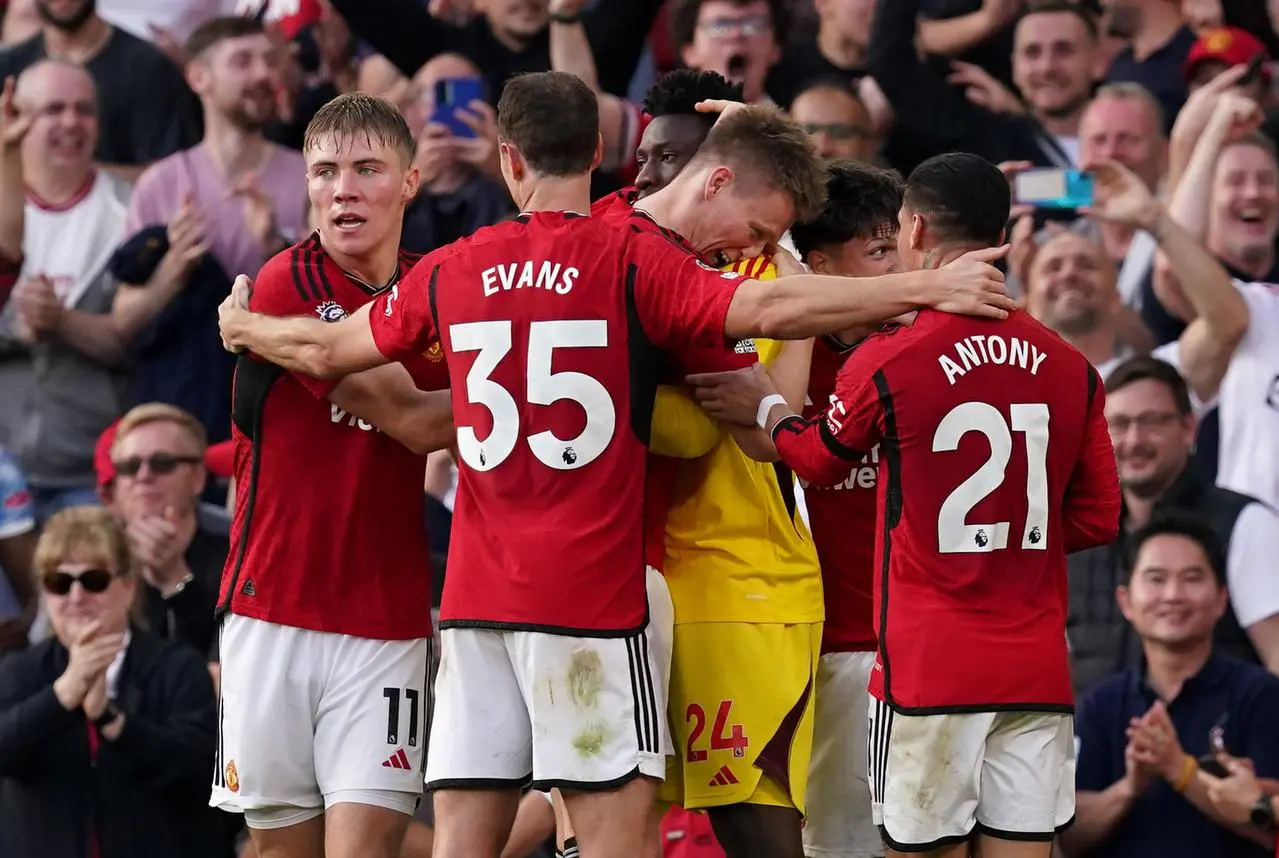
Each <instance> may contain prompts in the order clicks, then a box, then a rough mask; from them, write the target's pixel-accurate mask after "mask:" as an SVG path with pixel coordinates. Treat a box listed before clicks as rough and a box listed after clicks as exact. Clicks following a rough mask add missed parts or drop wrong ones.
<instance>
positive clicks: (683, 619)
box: [664, 258, 823, 624]
mask: <svg viewBox="0 0 1279 858" xmlns="http://www.w3.org/2000/svg"><path fill="white" fill-rule="evenodd" d="M728 270H731V271H737V272H738V273H740V274H742V275H743V276H746V277H751V278H755V279H761V280H768V279H772V278H774V277H776V276H777V269H776V268H775V267H774V266H773V264H772V263H771V262H769V261H768V260H766V259H762V258H756V259H749V260H744V261H742V262H739V263H736V264H735V265H732V266H729V268H728ZM755 348H756V350H757V352H758V353H759V359H760V360H761V361H763V362H764V364H765V365H768V364H770V363H772V362H773V361H774V360H775V359H776V358H777V355H778V354H779V353H780V352H781V348H782V343H780V342H776V341H773V340H759V339H757V340H756V341H755ZM664 572H665V575H666V581H667V584H668V585H669V587H670V591H671V598H672V600H673V601H674V603H675V622H676V623H680V624H682V623H699V622H739V623H742V622H745V623H815V622H820V621H821V620H822V619H823V609H822V582H821V572H820V570H819V568H818V565H817V552H816V550H815V549H814V548H813V541H812V538H811V537H810V536H809V533H808V528H807V527H806V526H805V525H804V522H803V520H802V519H801V518H800V515H799V513H798V510H797V509H796V504H795V482H794V478H793V477H792V475H791V473H790V471H789V470H788V469H787V468H786V467H785V465H782V464H781V463H780V462H778V463H776V464H768V463H764V462H757V461H755V460H754V459H751V458H750V457H749V456H747V455H746V454H745V453H743V452H742V451H741V449H740V448H739V447H738V446H737V442H736V441H734V440H733V437H732V435H730V434H729V432H728V431H727V430H726V429H718V437H717V438H716V440H715V443H714V444H713V446H712V447H711V449H710V452H708V453H706V454H705V455H703V456H701V457H700V458H696V459H689V460H685V461H681V462H680V463H679V469H678V475H677V477H676V482H675V489H674V492H673V495H672V499H671V507H670V511H669V513H668V514H667V517H666V564H665V569H664Z"/></svg>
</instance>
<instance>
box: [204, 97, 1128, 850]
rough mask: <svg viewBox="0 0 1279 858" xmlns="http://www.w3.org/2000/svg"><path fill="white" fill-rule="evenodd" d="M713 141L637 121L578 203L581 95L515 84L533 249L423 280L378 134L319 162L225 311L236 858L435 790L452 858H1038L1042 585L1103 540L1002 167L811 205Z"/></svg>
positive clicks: (1049, 752)
mask: <svg viewBox="0 0 1279 858" xmlns="http://www.w3.org/2000/svg"><path fill="white" fill-rule="evenodd" d="M738 98H739V96H738V94H737V93H736V92H735V91H734V89H733V88H732V87H731V86H730V85H729V84H728V83H727V82H725V81H723V79H722V78H718V76H716V75H713V74H708V73H693V72H680V73H676V74H675V76H673V77H670V78H668V79H664V80H663V81H660V82H659V83H658V84H657V86H656V87H655V92H654V93H651V94H650V102H651V103H650V104H647V105H646V108H647V112H648V113H649V114H650V115H651V116H652V117H653V118H652V120H651V122H650V124H649V125H648V127H647V129H646V131H645V137H646V139H647V138H649V137H650V135H651V136H652V137H653V138H654V139H659V138H660V139H661V140H662V141H663V146H664V149H663V151H660V152H659V151H657V147H655V146H652V145H648V146H646V145H645V143H643V142H642V143H641V145H640V153H641V171H640V178H639V180H638V181H637V183H636V186H635V187H634V188H632V189H629V190H627V191H623V192H619V193H617V194H614V195H610V196H608V197H606V198H604V199H601V200H599V201H597V202H595V204H594V205H592V204H591V200H590V179H591V173H592V171H593V170H594V169H595V167H596V166H598V164H599V162H600V157H601V149H600V142H599V133H598V125H599V120H598V108H597V105H596V100H595V96H594V94H593V93H592V92H591V91H590V90H589V89H588V88H587V87H586V86H585V85H584V84H582V83H581V82H580V81H579V80H578V79H577V78H575V77H572V76H570V75H564V74H560V73H555V72H547V73H538V74H529V75H523V76H520V77H516V78H513V79H512V80H510V81H509V82H508V83H507V84H506V86H505V88H504V90H503V93H502V96H501V100H500V102H499V106H498V122H499V140H500V149H501V160H502V169H503V173H504V175H505V177H506V180H507V185H508V188H509V189H510V191H511V194H512V197H513V199H514V200H515V202H516V204H517V205H518V207H519V209H520V211H521V214H519V215H518V216H517V217H515V218H514V219H512V220H510V221H507V222H504V223H500V224H497V225H495V226H492V227H487V228H485V229H481V230H479V231H478V232H476V233H474V234H473V235H471V236H470V237H468V238H464V239H461V240H459V241H457V242H455V243H453V244H450V245H448V246H445V247H442V248H439V249H437V250H435V251H433V252H431V253H429V254H427V255H426V256H424V257H422V258H420V259H417V258H413V257H411V256H409V255H406V254H404V253H402V252H401V251H400V250H399V237H400V225H401V221H402V216H403V210H404V206H405V205H406V204H407V203H408V202H409V201H410V200H411V199H412V198H413V196H414V195H415V194H416V192H417V173H416V170H415V169H412V168H411V166H410V165H411V164H412V162H413V152H414V148H413V141H412V138H411V135H410V133H409V130H408V128H407V126H406V124H405V122H404V120H403V118H402V117H401V116H400V115H399V113H398V112H397V111H396V109H395V108H394V107H392V106H390V105H389V104H387V103H385V102H382V101H380V100H378V99H375V98H371V97H367V96H362V95H348V96H343V97H340V98H338V99H336V100H334V101H333V102H331V103H330V104H328V105H327V106H325V107H324V108H323V109H322V110H321V111H320V112H319V113H318V114H317V115H316V117H315V119H314V120H313V121H312V123H311V125H310V126H309V128H308V130H307V135H306V142H305V149H304V153H305V156H306V160H307V169H308V183H309V193H310V197H311V204H312V207H313V209H314V211H315V214H316V221H317V224H318V228H317V231H316V233H315V234H313V235H312V236H311V237H310V238H308V239H306V240H305V241H303V242H301V243H300V244H298V245H297V246H295V247H293V248H291V249H290V250H287V251H285V252H284V253H282V254H280V255H279V256H277V257H276V258H274V259H273V260H271V261H270V262H268V263H267V265H266V266H264V267H263V269H262V270H261V271H260V272H259V274H258V276H257V277H256V278H255V280H254V281H253V282H252V283H249V281H248V280H247V278H240V279H239V280H238V281H237V284H236V288H235V290H234V292H233V294H232V295H231V297H230V298H228V299H227V301H226V303H224V304H223V307H222V309H221V311H220V323H221V329H222V336H223V340H224V342H225V344H226V346H227V347H228V348H229V349H232V350H234V351H237V352H240V353H241V356H240V358H239V364H238V368H237V372H236V382H235V392H234V414H233V418H234V437H235V475H236V489H237V494H238V497H237V504H236V512H235V520H234V522H233V527H232V533H233V539H232V549H231V555H230V559H229V561H228V564H227V569H226V571H225V573H224V576H223V584H222V592H221V597H220V600H219V603H220V610H221V611H222V612H223V613H224V614H225V616H224V617H223V620H222V629H221V633H220V635H221V636H220V650H221V660H222V686H221V700H220V724H221V727H220V731H219V740H218V758H217V764H216V768H215V774H214V784H213V796H212V800H211V801H212V804H214V805H215V806H219V807H223V808H226V809H228V810H232V811H237V812H243V813H244V814H245V819H246V822H247V823H248V826H249V828H250V830H251V833H252V835H253V839H254V842H255V845H256V847H257V849H258V852H259V854H264V855H272V856H275V855H281V856H313V855H314V856H320V855H326V854H327V855H345V854H361V855H378V856H383V855H385V856H387V858H391V856H396V855H398V850H399V844H400V842H401V841H402V839H403V837H404V832H405V830H406V827H407V825H408V820H409V817H410V816H411V815H412V814H413V812H414V810H415V807H416V805H417V802H418V801H419V798H420V796H421V794H422V792H423V789H424V787H425V789H426V790H427V791H429V792H430V793H431V798H432V801H433V809H434V826H435V834H434V844H433V854H435V855H437V856H442V858H463V856H465V858H473V856H492V858H497V856H499V855H502V854H503V849H504V848H505V847H506V844H507V839H508V837H509V836H510V835H511V831H512V827H513V825H515V823H516V820H517V817H518V814H519V813H520V809H521V804H522V802H524V801H543V800H544V799H543V798H542V796H541V795H539V794H537V793H539V792H552V793H554V796H555V801H556V809H557V821H558V823H559V825H558V829H559V831H558V836H559V839H560V841H561V842H562V843H565V844H567V845H566V847H565V848H564V851H565V853H566V854H569V852H570V849H577V850H579V853H578V854H581V855H584V856H588V858H622V856H627V858H630V856H641V855H642V856H649V855H658V854H659V853H660V848H661V844H660V839H659V837H658V834H657V819H658V818H659V815H660V810H661V809H662V808H664V807H666V806H668V805H669V804H670V803H677V804H682V805H683V806H684V807H685V808H688V809H704V810H706V811H707V812H708V814H709V817H710V821H711V824H712V826H713V828H714V831H715V834H716V837H717V839H718V840H719V841H720V843H721V845H722V846H723V848H724V850H725V852H726V853H727V854H728V855H729V856H730V858H738V856H797V858H798V856H802V855H809V856H823V858H827V856H848V857H849V858H867V856H879V855H884V854H885V853H886V851H887V852H889V853H893V852H916V853H918V852H927V853H934V854H945V855H951V854H967V853H966V852H965V851H964V850H966V849H968V848H969V844H970V843H973V842H975V843H976V844H977V845H976V846H975V847H974V848H975V849H978V850H980V854H981V855H983V856H987V858H989V856H995V858H999V856H1004V855H1007V856H1013V855H1017V856H1021V855H1026V856H1030V855H1036V856H1045V858H1046V856H1048V854H1049V849H1050V844H1051V841H1052V839H1053V837H1054V836H1055V834H1056V832H1057V831H1058V830H1059V829H1060V828H1061V827H1062V826H1064V825H1066V824H1068V823H1069V822H1070V821H1071V819H1072V817H1073V814H1074V774H1073V767H1074V755H1075V748H1074V742H1073V725H1072V717H1071V713H1072V711H1073V696H1072V692H1071V684H1070V677H1069V671H1068V667H1067V648H1066V640H1065V611H1066V607H1065V606H1066V589H1065V587H1066V573H1065V555H1066V553H1068V552H1072V551H1077V550H1080V549H1083V548H1088V547H1092V546H1096V545H1102V544H1106V543H1109V542H1110V541H1112V540H1113V539H1114V538H1115V536H1116V533H1117V531H1118V521H1119V506H1120V500H1119V490H1118V485H1117V476H1116V472H1115V462H1114V456H1113V453H1112V451H1111V447H1110V441H1109V437H1108V434H1107V432H1106V429H1105V424H1104V420H1103V417H1102V408H1103V404H1104V397H1105V394H1104V391H1103V389H1102V385H1101V380H1100V378H1099V377H1098V375H1097V373H1096V371H1095V370H1094V369H1093V368H1092V367H1091V366H1090V365H1089V363H1088V362H1087V360H1086V359H1085V358H1084V357H1083V356H1082V355H1080V354H1079V353H1078V352H1077V351H1075V350H1074V349H1073V348H1071V347H1070V346H1068V345H1066V344H1065V343H1063V342H1062V341H1061V340H1060V339H1058V338H1057V337H1056V336H1055V335H1053V334H1051V333H1050V332H1048V331H1047V330H1046V329H1045V328H1043V327H1042V326H1041V325H1039V324H1038V323H1037V322H1035V321H1034V320H1032V319H1030V318H1029V316H1027V315H1026V314H1025V313H1024V312H1022V311H1020V310H1018V309H1017V308H1016V304H1015V302H1014V301H1013V300H1012V299H1010V298H1009V297H1008V296H1007V295H1006V294H1005V292H1004V289H1003V282H1002V281H1003V278H1002V275H1001V274H1000V273H999V271H998V270H997V269H996V268H995V267H994V266H993V264H992V263H993V262H995V261H996V260H997V259H998V258H1000V257H1001V256H1002V254H1003V253H1004V252H1005V250H1006V248H1004V247H1002V246H1001V245H1002V240H1003V230H1004V227H1005V225H1006V222H1007V219H1008V211H1009V188H1008V183H1007V180H1006V179H1005V178H1004V176H1003V175H1002V174H1001V173H1000V172H999V170H998V169H997V168H995V167H994V166H993V165H991V164H989V163H987V162H985V161H983V160H982V159H980V158H977V157H975V156H968V155H959V154H956V155H946V156H941V157H938V158H934V159H931V160H930V161H927V162H925V163H924V164H923V165H921V166H920V167H919V168H918V169H917V170H915V171H914V172H913V173H912V175H911V177H910V178H909V180H908V181H907V182H905V183H903V182H902V181H901V180H900V179H899V178H898V177H897V176H896V175H895V174H891V173H887V172H885V171H882V170H879V169H877V168H874V167H870V166H868V165H864V164H859V163H854V162H834V163H829V164H827V163H824V162H823V161H821V159H819V158H818V157H817V155H816V154H815V153H814V152H813V150H812V148H811V145H810V143H809V141H808V139H807V136H806V135H805V133H804V131H803V130H802V129H801V128H799V127H798V126H796V125H794V124H793V123H791V122H790V121H789V120H787V119H786V118H784V117H783V116H782V115H781V114H780V112H778V111H776V110H774V109H771V108H764V107H744V106H741V105H738V104H735V103H733V102H735V101H736V100H738ZM788 231H789V235H790V238H791V240H792V241H793V244H794V247H795V249H796V250H797V252H798V255H799V257H800V259H801V260H802V262H803V263H804V264H803V265H800V264H799V262H798V261H797V260H796V259H795V258H794V257H793V256H792V255H791V254H790V253H789V252H788V251H786V250H784V249H782V248H781V247H780V246H779V244H778V242H779V241H780V240H781V239H782V237H783V235H784V234H786V233H787V232H788ZM268 417H269V418H270V419H267V418H268ZM439 449H452V450H453V455H454V458H455V459H456V461H457V466H458V486H457V494H456V501H455V507H454V519H453V530H452V534H451V539H450V549H449V557H448V572H447V576H446V578H445V583H444V591H443V601H442V605H441V610H440V629H441V631H440V633H439V637H438V642H437V643H438V647H439V650H440V658H439V670H438V674H437V675H436V676H434V677H432V676H431V675H430V665H431V664H432V638H431V620H430V615H429V613H428V611H427V606H428V605H429V604H430V598H431V587H430V581H429V574H428V570H429V568H430V562H429V557H428V550H427V545H426V539H425V535H424V534H423V532H422V530H423V529H422V521H423V519H424V497H423V492H422V478H421V473H422V467H421V454H422V453H424V452H428V451H432V450H439ZM797 480H798V482H799V484H800V485H801V486H803V489H804V492H803V498H804V502H805V505H806V507H807V521H808V522H809V524H805V518H804V517H803V516H802V515H801V514H800V511H799V504H798V499H797V496H796V489H795V485H796V481H797ZM810 525H811V530H810ZM868 692H869V693H868ZM530 788H531V789H532V790H533V791H534V792H527V793H526V790H529V789H530Z"/></svg>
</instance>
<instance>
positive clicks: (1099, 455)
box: [1061, 367, 1122, 554]
mask: <svg viewBox="0 0 1279 858" xmlns="http://www.w3.org/2000/svg"><path fill="white" fill-rule="evenodd" d="M1088 371H1089V373H1091V376H1090V379H1089V381H1090V392H1091V396H1092V401H1091V403H1089V407H1088V425H1087V427H1086V428H1085V429H1084V441H1083V444H1082V445H1081V446H1080V448H1079V460H1078V461H1077V462H1076V463H1075V469H1074V471H1072V472H1071V474H1070V482H1069V483H1068V484H1067V485H1066V498H1065V502H1064V503H1063V504H1062V516H1061V517H1062V525H1063V528H1064V534H1065V537H1064V539H1065V545H1066V553H1067V554H1069V553H1072V552H1075V551H1083V550H1084V549H1086V548H1095V547H1097V546H1099V545H1109V544H1110V543H1112V542H1114V541H1115V540H1116V539H1118V538H1119V517H1120V510H1121V506H1122V496H1121V495H1120V491H1119V470H1118V467H1117V466H1116V464H1115V448H1114V447H1113V446H1112V445H1111V443H1110V431H1109V430H1108V429H1107V428H1106V390H1105V388H1104V387H1103V386H1102V383H1101V378H1100V377H1099V376H1098V375H1097V370H1095V369H1092V368H1091V367H1089V369H1088Z"/></svg>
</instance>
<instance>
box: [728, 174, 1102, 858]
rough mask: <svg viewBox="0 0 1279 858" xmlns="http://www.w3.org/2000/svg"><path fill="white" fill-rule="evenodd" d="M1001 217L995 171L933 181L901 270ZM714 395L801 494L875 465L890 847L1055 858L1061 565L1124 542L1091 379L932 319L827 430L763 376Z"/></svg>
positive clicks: (874, 742)
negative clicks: (754, 431) (809, 485)
mask: <svg viewBox="0 0 1279 858" xmlns="http://www.w3.org/2000/svg"><path fill="white" fill-rule="evenodd" d="M1008 208H1009V189H1008V183H1007V181H1006V180H1005V179H1004V177H1003V176H1002V175H1001V174H1000V172H999V171H998V169H996V168H995V167H994V165H992V164H990V163H989V162H986V161H984V160H982V159H981V158H979V157H977V156H974V155H966V154H952V155H943V156H939V157H937V158H933V159H930V160H929V161H926V162H924V163H923V164H921V165H920V166H919V167H918V168H917V169H916V170H915V172H914V173H912V174H911V177H910V180H909V182H908V183H907V187H906V192H905V198H904V201H903V204H902V207H901V211H900V215H899V224H900V232H899V234H898V248H899V251H898V252H899V255H900V257H901V259H902V262H903V264H904V265H905V266H906V267H907V268H910V269H917V268H921V267H923V268H927V267H933V266H937V265H940V264H943V263H945V261H946V260H948V259H951V258H954V257H956V256H959V255H961V254H963V253H965V252H971V250H972V249H974V248H980V247H989V246H991V245H993V244H997V243H998V242H1000V241H1001V239H1002V237H1003V228H1004V224H1005V222H1006V220H1007V216H1008ZM733 378H734V379H735V380H736V379H739V377H738V376H734V377H733ZM717 384H718V385H719V386H720V387H722V388H723V389H722V390H720V391H718V394H717V401H718V403H719V407H718V408H716V409H715V412H716V413H718V414H719V416H721V418H723V419H735V420H737V421H738V422H743V423H744V422H748V421H754V420H755V419H759V422H760V423H761V424H762V425H764V426H766V427H768V428H769V430H770V432H771V433H772V435H773V438H774V441H775V443H776V444H777V449H778V452H779V454H780V455H781V457H782V460H783V461H784V462H786V463H788V464H789V465H791V466H792V467H793V468H795V471H796V473H797V474H799V475H800V476H801V477H802V478H804V479H806V480H809V481H810V482H813V483H817V484H827V485H829V484H832V483H834V482H837V481H839V480H843V479H846V478H847V476H848V471H849V467H850V465H851V464H853V463H857V462H860V461H861V460H862V458H863V456H864V455H865V454H866V452H867V451H869V450H871V449H872V448H873V447H874V446H875V445H876V444H878V445H879V448H880V455H879V467H878V474H877V481H878V483H879V487H880V504H881V506H880V510H879V532H878V534H877V538H876V549H875V550H876V568H877V569H878V570H880V572H881V576H880V578H879V580H878V581H877V582H876V591H875V598H876V605H875V611H876V614H875V615H876V633H877V636H878V658H877V660H876V663H875V665H874V668H873V670H872V673H871V685H870V691H871V694H872V695H873V696H874V698H875V701H874V704H873V708H872V712H871V716H870V724H869V736H870V760H869V770H870V771H869V774H870V778H869V779H870V785H871V791H872V797H873V805H872V808H873V812H874V816H875V821H876V823H877V824H879V826H880V831H881V833H882V834H883V836H884V838H885V840H886V841H887V843H888V844H889V846H890V847H891V849H892V850H897V851H899V852H927V853H929V854H934V855H946V856H950V855H964V854H966V850H967V848H968V847H967V844H966V841H967V840H968V839H969V837H970V836H971V835H973V834H974V833H976V834H978V839H979V841H980V847H979V848H980V854H982V855H983V856H985V858H991V856H994V858H1002V856H1013V855H1016V856H1029V855H1042V856H1045V858H1046V856H1048V855H1049V852H1050V847H1051V841H1052V838H1053V836H1054V834H1055V832H1056V831H1057V829H1058V828H1059V827H1061V826H1064V825H1066V824H1067V823H1068V822H1069V821H1070V820H1071V818H1072V817H1073V814H1074V743H1073V732H1072V725H1071V721H1072V718H1071V714H1070V713H1071V712H1072V711H1073V695H1072V691H1071V684H1070V671H1069V667H1068V663H1067V648H1066V636H1065V621H1066V567H1065V555H1066V553H1068V552H1071V551H1077V550H1080V549H1083V548H1087V547H1091V546H1095V545H1103V544H1107V543H1109V542H1111V541H1112V540H1113V539H1114V538H1115V536H1116V534H1117V532H1118V527H1119V507H1120V499H1119V489H1118V480H1117V476H1116V471H1115V459H1114V453H1113V450H1112V449H1111V446H1110V439H1109V437H1108V435H1107V431H1106V424H1105V419H1104V416H1103V405H1104V399H1105V393H1104V390H1103V388H1102V384H1101V379H1100V378H1099V377H1098V376H1097V373H1096V371H1095V370H1093V368H1092V367H1091V366H1090V365H1089V364H1088V361H1087V360H1086V359H1085V358H1084V357H1083V355H1081V354H1080V353H1079V352H1078V351H1076V350H1075V349H1073V348H1071V347H1070V346H1068V345H1067V344H1065V343H1064V342H1062V341H1061V340H1060V339H1059V338H1057V337H1056V336H1055V335H1053V334H1052V333H1051V332H1049V331H1048V330H1047V329H1045V328H1044V327H1043V326H1042V325H1040V324H1039V323H1038V322H1035V321H1034V320H1033V319H1031V318H1030V317H1029V316H1028V315H1026V314H1025V313H1024V312H1014V313H1013V314H1011V315H1010V316H1009V317H1008V318H1007V319H1005V320H999V321H990V320H982V319H972V318H965V317H962V316H956V315H949V314H945V313H938V312H934V311H930V310H922V311H920V312H919V313H918V316H917V317H916V318H915V319H914V320H913V322H911V323H908V324H903V325H899V326H897V327H895V328H894V329H893V330H891V331H889V332H885V333H881V334H877V335H875V336H872V337H871V338H869V339H868V340H866V341H865V342H864V343H862V344H861V345H860V346H859V347H858V348H857V349H856V350H855V351H854V352H853V353H852V354H851V356H850V357H849V358H848V360H847V362H846V363H845V364H844V366H843V368H842V369H841V370H840V371H839V375H838V379H837V383H836V391H835V395H834V397H833V398H832V400H831V404H830V407H829V409H828V410H827V412H826V414H825V415H823V416H819V417H816V418H813V419H810V420H807V421H805V420H804V419H803V418H801V417H799V416H798V415H796V414H793V413H791V411H790V409H789V408H787V407H786V406H785V404H784V403H782V402H780V401H779V400H780V397H776V396H775V395H774V394H772V393H771V392H770V385H769V383H768V381H767V379H766V378H764V377H763V374H760V373H756V374H753V375H752V379H751V381H750V382H749V383H742V384H740V386H739V388H738V389H736V390H730V389H728V385H729V384H730V382H726V381H720V382H717ZM761 397H762V398H761ZM765 412H767V414H765ZM921 796H927V799H926V800H925V799H923V798H921ZM894 854H895V853H894Z"/></svg>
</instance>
